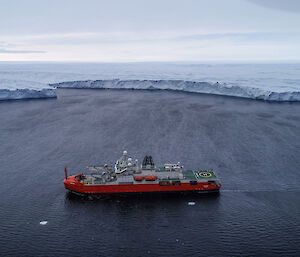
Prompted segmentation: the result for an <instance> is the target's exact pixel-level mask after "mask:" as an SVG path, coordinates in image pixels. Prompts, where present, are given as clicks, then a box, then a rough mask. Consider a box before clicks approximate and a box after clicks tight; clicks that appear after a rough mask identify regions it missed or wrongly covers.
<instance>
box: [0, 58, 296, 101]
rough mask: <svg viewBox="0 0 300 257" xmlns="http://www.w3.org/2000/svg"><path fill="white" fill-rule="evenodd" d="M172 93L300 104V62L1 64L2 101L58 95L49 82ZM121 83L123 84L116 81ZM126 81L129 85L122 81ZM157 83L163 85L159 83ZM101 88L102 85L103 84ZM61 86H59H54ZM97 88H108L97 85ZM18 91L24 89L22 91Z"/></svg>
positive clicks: (73, 85) (75, 85)
mask: <svg viewBox="0 0 300 257" xmlns="http://www.w3.org/2000/svg"><path fill="white" fill-rule="evenodd" d="M87 80H88V81H91V82H93V81H98V82H99V81H100V82H101V81H103V80H104V81H106V83H105V87H108V88H119V89H122V88H128V87H129V85H126V82H127V81H128V80H131V81H130V87H131V88H135V89H148V88H149V87H150V88H157V89H166V88H167V89H171V90H180V91H188V92H196V93H205V94H217V95H229V96H237V97H244V98H252V99H262V100H270V101H300V64H299V63H291V64H288V63H281V64H276V63H274V64H267V63H265V64H263V63H253V64H214V63H210V64H199V63H47V62H41V63H27V62H23V63H22V62H20V63H17V62H0V100H6V99H22V98H43V97H44V98H48V97H55V96H56V90H55V88H53V85H52V87H51V86H49V84H55V83H63V82H74V81H75V82H78V83H69V84H66V83H63V85H61V86H63V87H66V86H67V87H74V88H78V87H91V83H85V84H84V83H82V81H83V82H86V81H87ZM115 80H120V81H121V83H115ZM122 81H125V83H122ZM157 81H160V82H159V83H157ZM97 84H98V85H97ZM54 86H57V85H54ZM92 86H93V87H102V86H103V85H101V83H100V84H99V83H93V85H92ZM16 89H18V90H17V91H16Z"/></svg>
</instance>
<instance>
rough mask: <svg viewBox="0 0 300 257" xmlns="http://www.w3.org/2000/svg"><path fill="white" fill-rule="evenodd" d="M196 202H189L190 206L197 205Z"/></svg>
mask: <svg viewBox="0 0 300 257" xmlns="http://www.w3.org/2000/svg"><path fill="white" fill-rule="evenodd" d="M195 204H196V203H195V202H188V205H195Z"/></svg>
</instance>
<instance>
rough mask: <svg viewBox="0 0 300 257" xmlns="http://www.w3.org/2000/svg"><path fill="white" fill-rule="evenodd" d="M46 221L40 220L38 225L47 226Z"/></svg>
mask: <svg viewBox="0 0 300 257" xmlns="http://www.w3.org/2000/svg"><path fill="white" fill-rule="evenodd" d="M47 223H48V221H47V220H41V221H40V225H47Z"/></svg>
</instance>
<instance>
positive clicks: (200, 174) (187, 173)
mask: <svg viewBox="0 0 300 257" xmlns="http://www.w3.org/2000/svg"><path fill="white" fill-rule="evenodd" d="M182 174H183V177H184V178H185V179H187V180H208V179H216V178H217V177H216V175H215V173H214V172H213V171H211V170H197V171H194V170H184V171H182Z"/></svg>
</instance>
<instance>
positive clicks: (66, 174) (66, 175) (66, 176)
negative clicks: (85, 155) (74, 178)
mask: <svg viewBox="0 0 300 257" xmlns="http://www.w3.org/2000/svg"><path fill="white" fill-rule="evenodd" d="M65 178H66V179H68V173H67V166H65Z"/></svg>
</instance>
